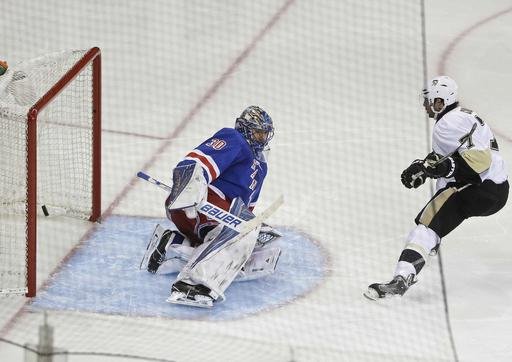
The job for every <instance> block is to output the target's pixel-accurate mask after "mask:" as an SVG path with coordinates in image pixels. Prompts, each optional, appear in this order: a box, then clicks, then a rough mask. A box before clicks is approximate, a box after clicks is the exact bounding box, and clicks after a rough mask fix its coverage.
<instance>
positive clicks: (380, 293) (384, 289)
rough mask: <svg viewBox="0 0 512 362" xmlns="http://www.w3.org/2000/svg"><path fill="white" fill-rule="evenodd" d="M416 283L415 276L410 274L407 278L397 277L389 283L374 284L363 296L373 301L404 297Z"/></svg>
mask: <svg viewBox="0 0 512 362" xmlns="http://www.w3.org/2000/svg"><path fill="white" fill-rule="evenodd" d="M414 283H416V280H414V274H409V276H408V277H407V278H404V277H403V276H401V275H397V276H395V277H394V278H393V280H391V281H390V282H389V283H374V284H372V285H370V286H369V287H368V290H367V291H366V292H364V293H363V295H364V296H365V297H366V298H368V299H371V300H377V299H381V298H387V297H390V296H395V295H399V296H402V295H404V293H405V292H406V291H407V289H409V287H410V286H411V285H413V284H414Z"/></svg>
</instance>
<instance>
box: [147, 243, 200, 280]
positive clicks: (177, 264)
mask: <svg viewBox="0 0 512 362" xmlns="http://www.w3.org/2000/svg"><path fill="white" fill-rule="evenodd" d="M194 251H195V248H193V247H191V246H190V242H189V241H188V240H186V239H185V242H184V243H183V244H171V245H169V247H168V248H167V251H166V253H165V260H164V261H163V262H162V264H161V265H160V267H159V268H158V270H157V272H156V274H173V273H178V272H180V271H181V270H182V269H183V267H184V266H185V265H187V263H188V261H189V260H190V257H191V256H192V254H194Z"/></svg>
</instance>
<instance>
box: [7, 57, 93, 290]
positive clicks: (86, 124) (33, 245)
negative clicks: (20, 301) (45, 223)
mask: <svg viewBox="0 0 512 362" xmlns="http://www.w3.org/2000/svg"><path fill="white" fill-rule="evenodd" d="M9 70H11V69H9ZM20 74H21V75H20ZM10 77H11V78H10V79H7V81H6V82H10V83H9V84H8V85H7V87H5V89H4V91H3V95H2V93H1V92H2V89H0V95H1V97H0V113H1V114H0V122H2V123H3V124H2V126H3V128H0V138H4V139H2V143H11V148H9V149H12V150H13V151H12V155H6V157H5V158H6V160H3V161H2V163H3V164H5V165H7V166H6V167H5V169H6V171H5V172H4V173H3V174H0V183H1V184H0V187H1V191H2V194H1V195H0V197H1V200H0V203H1V204H2V206H3V214H2V215H1V216H0V217H2V218H3V219H4V220H5V222H4V223H3V224H5V225H4V226H3V227H2V228H1V229H0V242H1V243H2V244H3V249H4V251H5V252H4V253H3V254H4V255H3V256H2V258H4V259H5V258H10V259H8V260H0V262H3V264H5V265H9V266H10V270H5V269H4V270H0V273H1V276H0V293H2V294H11V293H17V294H20V293H23V292H24V293H25V294H26V296H28V297H33V296H35V294H36V288H37V282H36V275H37V229H38V228H37V225H38V218H39V219H40V218H41V217H44V216H41V207H42V206H43V205H45V206H48V208H49V209H50V210H59V211H60V212H62V213H63V214H65V215H66V216H70V217H75V218H80V219H86V220H89V221H96V220H98V218H99V216H100V213H101V52H100V49H99V48H97V47H94V48H91V49H88V50H81V51H77V50H74V51H63V52H58V53H53V54H49V55H45V56H42V57H39V58H36V59H32V60H28V61H26V62H21V63H20V64H19V67H18V68H15V69H13V70H12V71H11V74H10ZM20 78H22V80H23V81H26V83H27V84H28V85H27V86H26V87H25V89H24V90H22V91H19V90H17V91H16V90H14V91H13V89H16V87H17V85H16V82H17V81H19V79H20ZM19 83H20V84H21V83H22V82H19ZM11 85H12V88H13V89H9V86H11ZM27 89H29V90H28V91H27ZM20 93H21V94H25V95H27V94H28V95H29V96H30V97H28V96H27V97H28V98H32V99H33V101H31V102H27V101H26V99H23V97H21V98H22V100H21V101H20V100H19V98H20V97H18V98H16V96H19V94H20ZM27 97H25V98H27ZM34 101H35V102H34ZM27 103H28V104H27ZM27 107H29V108H28V111H26V113H25V114H26V116H24V117H21V116H18V115H19V114H21V112H22V110H23V109H25V110H27ZM4 125H5V126H4ZM6 149H7V148H6ZM9 152H11V151H9ZM7 156H10V157H11V159H13V160H14V161H7ZM0 166H3V165H0ZM18 169H19V170H21V171H17V170H18ZM23 170H24V171H23ZM23 172H24V174H23ZM24 177H25V180H23V178H24ZM13 195H16V196H13ZM45 212H46V210H45ZM50 212H53V211H50ZM38 214H39V216H38ZM23 219H24V220H23ZM22 224H24V226H22ZM23 229H24V230H23ZM2 234H3V235H2ZM23 234H25V235H23ZM22 238H25V241H24V243H25V247H24V249H25V250H24V254H25V255H24V259H25V260H24V262H25V265H24V267H25V270H24V271H22V270H21V269H22V267H21V266H20V265H21V264H22V263H23V252H22V251H20V250H19V249H21V248H22V245H23V244H22V242H21V239H22ZM9 255H10V256H9ZM0 268H1V266H0ZM23 274H25V278H23V277H22V276H23ZM13 275H17V276H18V278H17V279H16V278H15V277H12V276H13ZM23 279H24V283H25V285H24V286H23V285H20V284H22V282H23Z"/></svg>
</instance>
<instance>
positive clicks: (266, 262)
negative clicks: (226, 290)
mask: <svg viewBox="0 0 512 362" xmlns="http://www.w3.org/2000/svg"><path fill="white" fill-rule="evenodd" d="M280 256H281V249H280V248H261V249H257V250H254V251H253V252H252V254H251V256H250V257H249V259H248V260H247V262H246V263H245V265H244V266H243V267H242V270H240V272H239V273H238V275H237V277H236V279H235V281H236V282H239V281H246V280H254V279H259V278H262V277H266V276H268V275H271V274H273V273H274V271H275V270H276V266H277V262H278V261H279V257H280Z"/></svg>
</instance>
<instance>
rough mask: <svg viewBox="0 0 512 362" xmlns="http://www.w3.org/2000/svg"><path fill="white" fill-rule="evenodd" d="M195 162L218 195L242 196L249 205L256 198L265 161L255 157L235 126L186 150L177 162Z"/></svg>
mask: <svg viewBox="0 0 512 362" xmlns="http://www.w3.org/2000/svg"><path fill="white" fill-rule="evenodd" d="M192 162H198V163H199V164H200V165H201V167H202V168H203V173H204V176H205V178H206V181H207V182H208V184H209V185H208V186H209V188H210V189H211V190H212V191H214V192H215V193H217V194H218V195H219V196H220V197H222V198H223V199H227V200H232V199H234V198H236V197H241V198H242V200H243V202H244V203H245V204H246V205H247V206H248V207H250V208H252V207H254V206H255V204H256V201H257V200H258V197H259V194H260V191H261V187H262V185H263V180H264V179H265V176H266V175H267V162H266V161H265V159H264V158H263V157H262V158H259V159H257V158H256V157H255V155H254V153H253V151H252V149H251V147H250V146H249V143H248V142H247V141H246V139H245V138H244V136H243V135H242V134H241V133H240V132H238V131H237V130H235V129H234V128H223V129H221V130H220V131H218V132H217V133H215V134H214V135H213V136H212V137H211V138H209V139H207V140H206V141H204V142H203V143H201V144H200V145H199V146H197V147H196V148H195V149H194V150H192V151H191V152H189V153H188V154H187V156H186V157H185V159H184V160H183V161H181V162H180V163H178V166H182V165H186V164H189V163H192Z"/></svg>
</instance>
